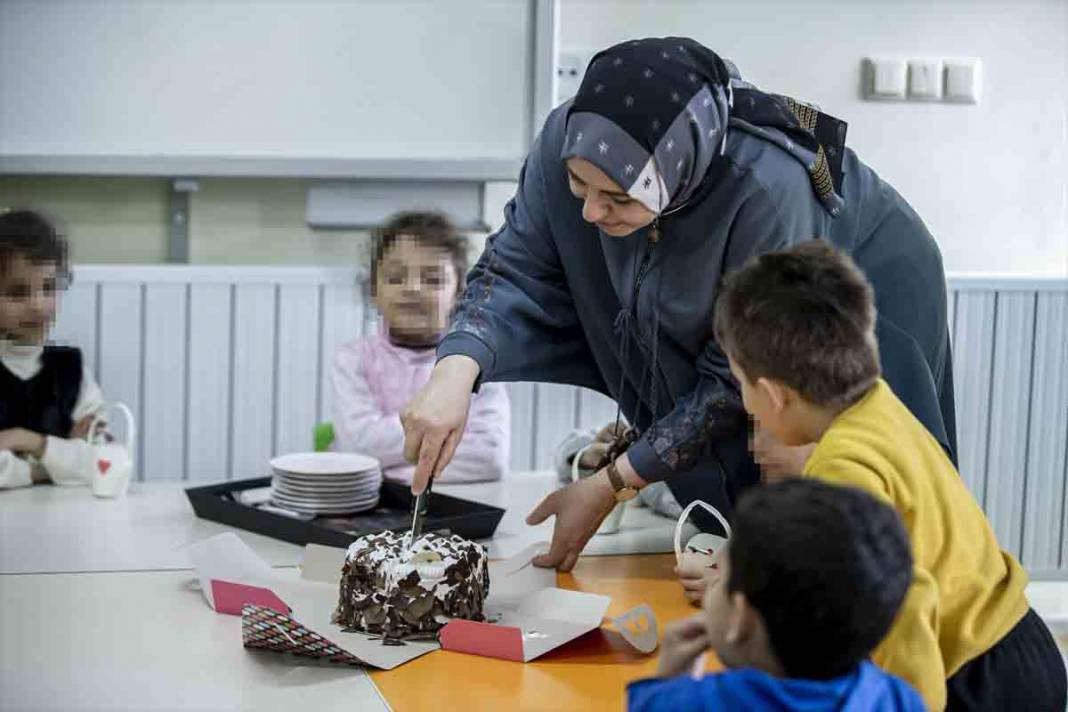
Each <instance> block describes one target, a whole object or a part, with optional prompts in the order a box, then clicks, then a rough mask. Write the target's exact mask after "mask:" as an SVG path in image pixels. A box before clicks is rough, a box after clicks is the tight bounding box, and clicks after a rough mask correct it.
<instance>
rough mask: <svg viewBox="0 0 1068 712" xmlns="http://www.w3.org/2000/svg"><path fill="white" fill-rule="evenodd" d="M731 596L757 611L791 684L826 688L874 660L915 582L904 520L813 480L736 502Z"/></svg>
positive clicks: (858, 494)
mask: <svg viewBox="0 0 1068 712" xmlns="http://www.w3.org/2000/svg"><path fill="white" fill-rule="evenodd" d="M729 547H730V548H729V553H730V572H729V577H728V582H727V588H728V590H729V591H730V592H732V593H733V592H735V591H741V592H742V593H743V594H745V596H746V598H747V599H748V600H749V602H750V603H751V604H752V605H753V607H754V608H756V610H757V611H759V612H760V615H761V616H762V617H763V619H764V625H765V627H766V628H767V631H768V636H769V638H770V639H771V647H772V649H773V651H774V653H775V656H776V657H777V658H778V660H779V662H780V663H781V664H782V666H783V668H784V669H785V671H786V674H787V675H789V676H790V677H796V678H807V679H811V680H828V679H830V678H834V677H838V676H840V675H844V674H846V673H848V672H849V671H850V670H852V669H853V668H854V667H855V666H856V665H857V664H858V663H860V662H861V661H862V660H864V659H865V658H867V657H868V656H869V655H870V654H871V651H872V650H873V649H874V648H875V646H876V645H878V644H879V642H880V641H881V640H882V639H883V638H884V637H885V636H886V633H887V631H889V630H890V626H891V624H892V623H893V621H894V617H895V616H896V615H897V611H898V609H899V608H900V607H901V603H902V601H904V599H905V593H906V592H907V591H908V588H909V585H910V583H911V582H912V552H911V549H910V548H909V538H908V534H907V533H906V531H905V527H904V525H903V524H902V522H901V518H900V517H899V516H898V515H897V512H895V511H894V510H893V509H892V508H891V507H890V506H888V505H886V504H884V503H882V502H880V501H879V500H877V499H876V498H875V497H873V496H872V495H870V494H868V493H867V492H864V491H863V490H860V489H856V488H854V487H842V486H836V485H830V484H826V483H824V482H819V481H816V480H812V479H809V478H804V479H801V478H797V479H790V480H786V481H784V482H780V483H777V484H770V485H764V486H761V487H754V488H752V489H751V490H749V491H748V492H746V493H745V494H743V495H742V496H741V497H740V498H739V501H738V507H737V509H736V510H735V515H734V530H733V532H732V535H731V539H730V543H729Z"/></svg>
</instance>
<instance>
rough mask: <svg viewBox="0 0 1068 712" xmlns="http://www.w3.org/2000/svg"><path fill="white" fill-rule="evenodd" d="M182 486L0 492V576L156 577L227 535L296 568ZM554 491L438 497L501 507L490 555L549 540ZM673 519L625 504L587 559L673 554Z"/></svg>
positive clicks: (532, 484)
mask: <svg viewBox="0 0 1068 712" xmlns="http://www.w3.org/2000/svg"><path fill="white" fill-rule="evenodd" d="M186 486H188V483H182V482H166V483H134V484H133V485H131V487H130V491H129V493H128V494H127V496H126V497H125V498H123V499H118V500H106V499H97V498H96V497H93V496H92V494H91V493H90V492H89V490H88V489H87V488H82V487H52V486H37V487H28V488H25V489H20V490H7V491H0V574H28V573H70V572H104V571H162V570H175V569H188V568H190V567H191V564H190V562H189V558H188V555H187V553H186V547H187V546H188V545H189V544H191V543H192V542H194V541H199V540H201V539H206V538H208V537H210V536H214V535H215V534H218V533H220V532H223V531H235V532H236V533H237V534H238V536H240V537H241V538H242V539H243V540H244V541H245V543H247V544H248V545H249V546H251V547H252V549H253V550H254V551H256V552H257V553H258V554H259V555H260V556H262V557H263V558H264V560H266V561H267V563H269V564H271V565H272V566H295V565H297V564H298V563H299V562H300V556H301V552H302V547H299V546H296V545H293V544H288V543H286V542H282V541H278V540H275V539H270V538H268V537H264V536H261V535H259V534H254V533H252V532H247V531H243V530H237V529H232V528H231V527H228V526H225V525H222V524H217V523H215V522H210V521H208V520H204V519H198V518H197V517H196V516H195V515H194V514H193V510H192V508H191V507H190V506H189V501H188V500H187V499H186V496H185V492H184V488H185V487H186ZM556 486H557V482H556V476H555V474H554V473H551V472H522V473H514V474H510V475H508V476H507V477H506V478H505V479H504V480H501V481H500V482H490V483H480V484H470V485H438V486H436V487H435V491H436V492H441V493H443V494H450V495H453V496H456V497H462V498H464V499H471V500H475V501H480V502H486V503H488V504H492V505H495V506H499V507H504V508H505V509H506V510H507V511H506V513H505V515H504V518H503V519H502V520H501V524H500V526H498V528H497V533H496V535H495V536H494V538H493V539H492V540H490V541H487V542H485V543H486V544H487V546H488V547H489V551H490V556H491V557H492V558H504V557H507V556H511V555H512V554H514V553H517V552H519V551H521V550H522V549H524V548H526V547H527V546H528V545H530V544H532V543H535V542H539V541H549V539H550V538H551V537H552V520H549V521H548V522H546V523H544V524H542V525H540V526H537V527H528V526H527V525H526V524H525V523H524V521H523V520H524V519H525V518H526V515H527V514H528V513H529V512H530V510H531V509H533V508H534V506H535V505H536V504H537V503H538V502H539V501H540V500H541V498H542V497H544V496H545V495H546V494H548V493H549V492H551V491H552V490H553V489H554V488H555V487H556ZM673 526H674V522H673V521H671V520H670V519H665V518H663V517H658V516H656V515H654V514H652V513H651V512H650V511H649V510H647V509H642V508H633V507H632V508H630V509H628V510H627V513H626V516H625V517H624V519H623V526H622V528H621V529H620V531H619V532H618V533H616V534H611V535H598V536H596V537H594V539H593V540H592V541H591V542H590V544H589V545H588V546H587V552H586V553H588V554H621V553H652V552H656V551H671V537H672V534H673V529H672V528H673Z"/></svg>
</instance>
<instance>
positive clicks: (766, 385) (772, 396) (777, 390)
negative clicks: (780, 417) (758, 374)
mask: <svg viewBox="0 0 1068 712" xmlns="http://www.w3.org/2000/svg"><path fill="white" fill-rule="evenodd" d="M755 385H756V387H757V390H759V391H760V392H761V393H763V394H764V398H765V400H767V402H768V403H770V404H771V407H772V410H773V411H774V412H776V413H781V412H783V410H785V409H786V404H787V403H788V402H789V399H790V394H789V392H788V391H789V389H788V388H787V387H786V386H784V385H783V384H782V383H779V382H778V381H776V380H773V379H770V378H758V379H757V382H756V384H755Z"/></svg>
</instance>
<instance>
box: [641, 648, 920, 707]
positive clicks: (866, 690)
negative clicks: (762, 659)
mask: <svg viewBox="0 0 1068 712" xmlns="http://www.w3.org/2000/svg"><path fill="white" fill-rule="evenodd" d="M924 709H925V708H924V706H923V700H922V699H920V695H919V694H918V693H917V692H916V691H915V690H913V689H912V688H911V687H909V686H908V684H906V683H905V681H904V680H901V679H900V678H897V677H894V676H893V675H890V674H888V673H885V672H883V671H882V670H880V669H879V668H877V667H876V666H875V665H873V664H872V663H870V662H867V661H865V662H863V663H861V664H860V665H858V666H857V667H856V669H855V670H854V671H853V672H851V673H850V674H848V675H843V676H842V677H836V678H834V679H831V680H801V679H784V678H778V677H773V676H771V675H769V674H767V673H765V672H762V671H760V670H754V669H752V668H741V669H738V670H730V671H728V672H723V673H718V674H715V675H706V676H705V677H702V678H700V679H698V680H694V679H693V678H689V677H675V678H669V679H666V680H664V679H652V680H639V681H638V682H633V683H631V684H630V685H628V686H627V710H628V712H659V711H661V710H663V711H664V712H698V711H701V712H703V711H704V710H761V711H762V712H775V711H776V710H801V711H803V712H823V711H824V710H826V711H828V712H830V711H831V710H834V711H835V712H906V711H907V712H912V710H915V711H916V712H923V711H924Z"/></svg>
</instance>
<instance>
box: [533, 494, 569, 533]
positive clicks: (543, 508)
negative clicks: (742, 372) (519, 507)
mask: <svg viewBox="0 0 1068 712" xmlns="http://www.w3.org/2000/svg"><path fill="white" fill-rule="evenodd" d="M560 491H562V490H558V491H557V492H553V493H552V494H550V495H548V496H547V497H546V498H545V499H543V500H542V501H540V502H538V506H537V507H535V508H534V509H533V510H531V512H530V514H528V515H527V524H529V525H530V526H532V527H533V526H536V525H538V524H541V523H542V522H544V521H545V520H546V519H548V518H549V516H550V515H553V514H556V507H557V503H556V500H557V499H558V497H557V495H558V494H559V492H560Z"/></svg>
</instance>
